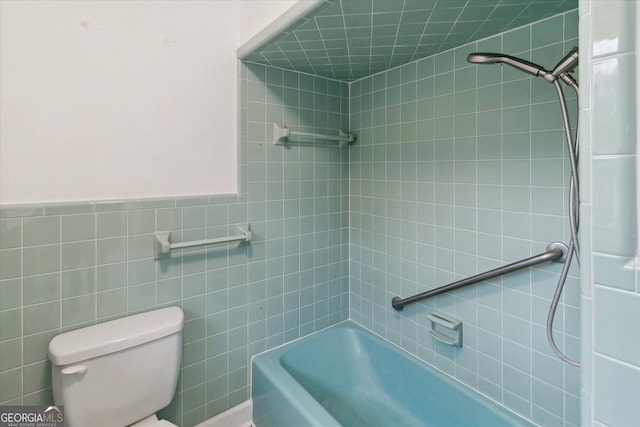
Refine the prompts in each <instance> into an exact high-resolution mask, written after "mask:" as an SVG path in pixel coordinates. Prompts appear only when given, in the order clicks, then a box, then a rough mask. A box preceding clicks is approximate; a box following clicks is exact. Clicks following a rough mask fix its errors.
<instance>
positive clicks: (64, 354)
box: [49, 307, 184, 366]
mask: <svg viewBox="0 0 640 427" xmlns="http://www.w3.org/2000/svg"><path fill="white" fill-rule="evenodd" d="M183 321H184V314H183V312H182V309H180V308H179V307H167V308H163V309H160V310H155V311H149V312H146V313H141V314H136V315H133V316H128V317H123V318H121V319H116V320H111V321H108V322H104V323H99V324H97V325H93V326H88V327H86V328H81V329H76V330H73V331H69V332H65V333H63V334H60V335H57V336H55V337H54V338H53V339H52V340H51V342H50V343H49V360H51V362H52V363H53V364H54V365H58V366H61V365H68V364H70V363H76V362H79V361H82V360H88V359H92V358H94V357H98V356H103V355H105V354H109V353H113V352H116V351H120V350H123V349H126V348H130V347H134V346H136V345H140V344H144V343H146V342H149V341H153V340H157V339H159V338H162V337H165V336H168V335H171V334H174V333H176V332H179V331H181V330H182V325H183Z"/></svg>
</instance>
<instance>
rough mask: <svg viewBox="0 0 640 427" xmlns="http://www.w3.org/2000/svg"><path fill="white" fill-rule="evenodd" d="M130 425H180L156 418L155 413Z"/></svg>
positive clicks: (165, 426) (170, 426) (142, 426)
mask: <svg viewBox="0 0 640 427" xmlns="http://www.w3.org/2000/svg"><path fill="white" fill-rule="evenodd" d="M128 427H178V426H177V425H175V424H172V423H170V422H169V421H167V420H159V419H157V418H156V416H155V415H152V416H150V417H149V418H145V419H144V420H141V421H138V422H137V423H135V424H131V425H130V426H128Z"/></svg>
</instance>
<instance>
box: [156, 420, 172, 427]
mask: <svg viewBox="0 0 640 427" xmlns="http://www.w3.org/2000/svg"><path fill="white" fill-rule="evenodd" d="M149 427H178V426H177V425H175V424H173V423H170V422H169V421H167V420H158V422H157V423H153V424H151V425H150V426H149Z"/></svg>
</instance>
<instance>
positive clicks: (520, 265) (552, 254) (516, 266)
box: [391, 242, 569, 311]
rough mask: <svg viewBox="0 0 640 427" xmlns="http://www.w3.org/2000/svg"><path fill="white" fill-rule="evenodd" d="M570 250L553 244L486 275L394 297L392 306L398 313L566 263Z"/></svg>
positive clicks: (478, 275)
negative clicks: (473, 287)
mask: <svg viewBox="0 0 640 427" xmlns="http://www.w3.org/2000/svg"><path fill="white" fill-rule="evenodd" d="M568 250H569V249H568V248H567V245H565V244H564V243H561V242H552V243H549V245H547V250H546V252H543V253H541V254H538V255H534V256H532V257H530V258H525V259H522V260H520V261H516V262H514V263H511V264H507V265H503V266H502V267H498V268H494V269H493V270H489V271H485V272H484V273H480V274H476V275H475V276H471V277H467V278H466V279H462V280H458V281H457V282H453V283H449V284H447V285H443V286H440V287H438V288H435V289H430V290H428V291H425V292H422V293H419V294H416V295H413V296H410V297H407V298H400V297H393V299H392V300H391V305H392V306H393V308H395V309H396V310H397V311H402V309H403V308H404V306H405V305H407V304H411V303H414V302H417V301H420V300H423V299H425V298H430V297H434V296H436V295H440V294H444V293H446V292H450V291H454V290H456V289H460V288H463V287H465V286H469V285H473V284H474V283H478V282H483V281H485V280H489V279H493V278H494V277H498V276H502V275H504V274H507V273H512V272H514V271H518V270H522V269H524V268H528V267H532V266H534V265H538V264H542V263H544V262H547V261H558V262H564V261H565V260H566V258H567V252H568Z"/></svg>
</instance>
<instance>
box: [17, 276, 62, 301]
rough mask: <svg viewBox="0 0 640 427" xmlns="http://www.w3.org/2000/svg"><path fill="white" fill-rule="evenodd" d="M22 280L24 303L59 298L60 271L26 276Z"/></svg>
mask: <svg viewBox="0 0 640 427" xmlns="http://www.w3.org/2000/svg"><path fill="white" fill-rule="evenodd" d="M22 280H23V284H22V287H23V288H22V295H23V301H24V304H25V305H30V304H37V303H42V302H48V301H55V300H58V299H59V298H60V273H57V272H56V273H50V274H42V275H38V276H28V277H25V278H23V279H22Z"/></svg>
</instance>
